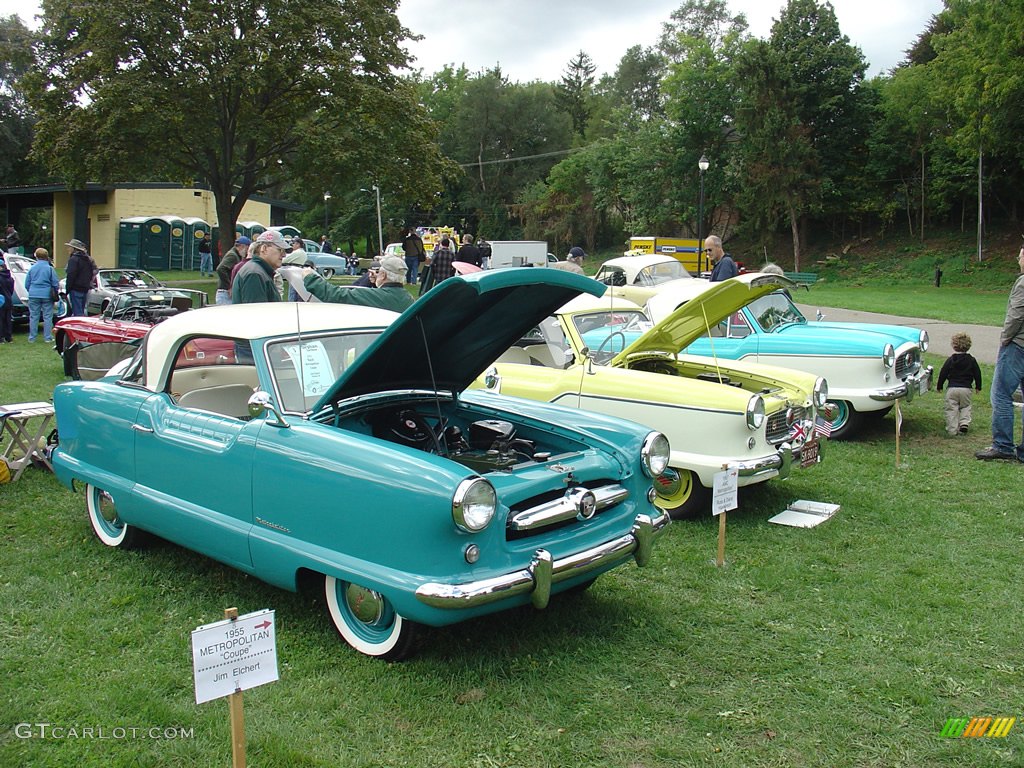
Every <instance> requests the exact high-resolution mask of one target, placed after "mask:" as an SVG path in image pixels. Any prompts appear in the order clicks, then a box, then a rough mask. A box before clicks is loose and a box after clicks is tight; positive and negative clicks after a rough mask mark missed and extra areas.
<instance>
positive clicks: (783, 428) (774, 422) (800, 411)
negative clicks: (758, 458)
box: [765, 406, 805, 445]
mask: <svg viewBox="0 0 1024 768" xmlns="http://www.w3.org/2000/svg"><path fill="white" fill-rule="evenodd" d="M804 411H805V409H804V408H803V407H802V406H793V407H792V408H783V409H782V410H781V411H776V412H775V413H773V414H772V415H771V416H769V417H768V425H767V426H766V427H765V438H766V439H767V440H768V442H769V443H772V444H773V445H778V444H779V443H781V442H783V441H785V440H786V438H788V437H789V433H790V432H791V431H792V425H793V424H795V423H796V422H798V421H803V419H804Z"/></svg>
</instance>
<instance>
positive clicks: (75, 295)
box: [64, 238, 93, 317]
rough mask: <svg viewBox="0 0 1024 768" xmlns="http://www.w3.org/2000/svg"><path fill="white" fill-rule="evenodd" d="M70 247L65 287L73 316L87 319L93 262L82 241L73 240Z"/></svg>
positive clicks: (68, 245)
mask: <svg viewBox="0 0 1024 768" xmlns="http://www.w3.org/2000/svg"><path fill="white" fill-rule="evenodd" d="M64 245H66V246H67V247H68V267H67V271H66V272H65V277H66V280H65V281H64V285H65V287H66V288H67V291H68V299H69V300H70V301H71V314H72V315H73V316H74V317H85V300H86V298H87V297H88V295H89V289H90V288H92V276H93V262H92V259H91V258H90V257H89V254H88V249H87V248H86V245H85V243H83V242H82V241H81V240H76V239H75V238H71V239H70V240H68V241H67V242H66V243H64Z"/></svg>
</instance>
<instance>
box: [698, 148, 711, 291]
mask: <svg viewBox="0 0 1024 768" xmlns="http://www.w3.org/2000/svg"><path fill="white" fill-rule="evenodd" d="M709 165H711V163H710V162H708V156H707V155H704V154H702V155H701V156H700V160H698V161H697V167H698V168H700V203H699V204H698V205H697V274H698V276H699V275H700V274H701V273H702V272H703V271H704V171H706V170H707V169H708V166H709Z"/></svg>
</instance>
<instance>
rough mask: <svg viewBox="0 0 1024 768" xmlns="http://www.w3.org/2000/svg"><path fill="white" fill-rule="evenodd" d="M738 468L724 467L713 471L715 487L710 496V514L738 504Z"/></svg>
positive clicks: (719, 512)
mask: <svg viewBox="0 0 1024 768" xmlns="http://www.w3.org/2000/svg"><path fill="white" fill-rule="evenodd" d="M739 480H740V471H739V470H738V469H726V470H723V471H722V472H716V473H715V487H714V491H713V495H712V497H711V514H712V515H720V514H722V513H723V512H728V511H729V510H730V509H736V507H738V506H739V503H740V502H739Z"/></svg>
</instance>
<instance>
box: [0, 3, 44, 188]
mask: <svg viewBox="0 0 1024 768" xmlns="http://www.w3.org/2000/svg"><path fill="white" fill-rule="evenodd" d="M33 39H34V36H33V34H32V31H31V30H29V29H28V28H27V27H26V26H25V25H24V24H23V23H22V21H21V19H20V18H18V17H17V16H13V15H12V16H7V17H0V114H2V115H3V120H0V146H2V147H3V148H4V151H3V152H2V153H0V183H5V184H11V185H14V184H29V183H31V182H33V181H36V180H39V170H38V168H36V167H35V166H34V164H31V163H30V162H29V161H28V155H29V151H30V149H31V146H32V131H33V127H34V125H35V118H34V116H33V115H32V113H31V111H30V110H29V108H28V104H27V103H26V102H25V96H24V93H23V92H22V79H23V78H24V76H25V74H26V73H28V72H30V71H31V70H32V41H33Z"/></svg>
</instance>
